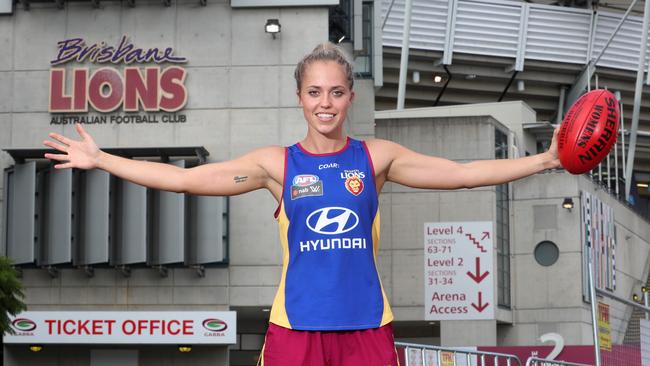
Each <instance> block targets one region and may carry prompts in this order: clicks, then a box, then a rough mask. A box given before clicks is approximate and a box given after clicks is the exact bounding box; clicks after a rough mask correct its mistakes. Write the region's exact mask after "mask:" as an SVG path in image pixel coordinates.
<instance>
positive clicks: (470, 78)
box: [465, 74, 476, 80]
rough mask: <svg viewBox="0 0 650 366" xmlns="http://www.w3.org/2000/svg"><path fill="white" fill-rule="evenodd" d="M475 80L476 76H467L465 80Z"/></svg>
mask: <svg viewBox="0 0 650 366" xmlns="http://www.w3.org/2000/svg"><path fill="white" fill-rule="evenodd" d="M474 79H476V74H467V75H465V80H474Z"/></svg>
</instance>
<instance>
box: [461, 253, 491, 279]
mask: <svg viewBox="0 0 650 366" xmlns="http://www.w3.org/2000/svg"><path fill="white" fill-rule="evenodd" d="M489 274H490V271H485V272H483V273H482V274H481V258H479V257H476V272H475V273H472V272H469V271H468V272H467V275H468V276H469V277H470V278H471V279H473V280H474V282H476V283H481V281H483V280H484V279H485V277H487V275H489Z"/></svg>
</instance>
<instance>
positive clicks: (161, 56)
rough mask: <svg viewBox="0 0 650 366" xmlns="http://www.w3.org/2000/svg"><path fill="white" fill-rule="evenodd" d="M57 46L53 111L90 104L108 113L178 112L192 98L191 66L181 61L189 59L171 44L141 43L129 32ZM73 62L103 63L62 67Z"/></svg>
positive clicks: (77, 110)
mask: <svg viewBox="0 0 650 366" xmlns="http://www.w3.org/2000/svg"><path fill="white" fill-rule="evenodd" d="M57 46H58V53H57V55H56V58H55V59H53V60H51V61H50V65H51V66H52V68H51V69H50V87H49V111H50V112H51V113H85V112H88V111H89V109H90V108H92V110H94V111H97V112H100V113H107V112H112V111H115V110H117V109H118V108H120V107H121V108H122V110H123V111H125V112H138V111H145V112H160V111H162V112H176V111H178V110H180V109H181V108H183V107H184V106H185V104H186V103H187V89H186V88H185V85H184V83H185V77H186V75H187V72H186V70H185V69H184V68H183V67H180V66H178V64H183V63H186V62H187V59H186V58H184V57H179V56H175V55H174V50H173V48H171V47H167V48H164V49H160V48H148V49H144V48H137V47H135V46H134V45H133V43H131V42H130V40H129V38H128V37H127V36H126V35H124V36H122V37H121V39H120V40H119V42H118V43H117V44H115V45H109V44H107V43H105V42H100V43H94V44H88V43H86V41H85V40H84V39H83V38H70V39H66V40H63V41H60V42H58V43H57ZM70 62H77V63H80V64H81V63H86V64H89V63H90V64H94V65H98V66H99V67H96V68H89V67H75V68H65V67H63V66H64V65H65V64H68V63H70ZM118 64H121V65H124V66H123V67H122V68H117V67H116V65H118ZM140 64H147V65H146V66H144V67H143V66H139V65H140ZM162 64H165V65H169V66H166V67H163V66H161V65H162Z"/></svg>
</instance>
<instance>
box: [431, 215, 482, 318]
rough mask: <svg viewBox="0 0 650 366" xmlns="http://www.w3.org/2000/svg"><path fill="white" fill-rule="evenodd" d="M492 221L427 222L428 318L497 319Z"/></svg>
mask: <svg viewBox="0 0 650 366" xmlns="http://www.w3.org/2000/svg"><path fill="white" fill-rule="evenodd" d="M492 258H493V246H492V222H489V221H480V222H439V223H425V224H424V296H425V298H424V308H425V311H424V318H425V319H426V320H474V319H494V277H493V276H494V269H493V262H492Z"/></svg>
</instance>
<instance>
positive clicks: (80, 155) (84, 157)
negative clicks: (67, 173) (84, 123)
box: [43, 124, 101, 169]
mask: <svg viewBox="0 0 650 366" xmlns="http://www.w3.org/2000/svg"><path fill="white" fill-rule="evenodd" d="M75 128H76V130H77V133H79V136H80V137H81V140H72V139H69V138H67V137H65V136H63V135H59V134H58V133H50V134H49V137H50V138H52V139H53V140H56V142H55V141H50V140H45V141H43V145H45V146H49V147H51V148H53V149H55V150H58V151H60V152H62V153H64V154H51V153H47V154H45V157H46V158H48V159H52V160H56V161H59V162H60V163H59V164H56V165H55V166H54V167H55V168H57V169H65V168H80V169H93V168H96V167H97V159H98V158H99V155H100V153H101V151H100V150H99V148H98V147H97V144H96V143H95V140H93V138H92V137H91V136H90V135H89V134H88V133H87V132H86V130H84V129H83V127H81V125H80V124H75Z"/></svg>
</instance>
